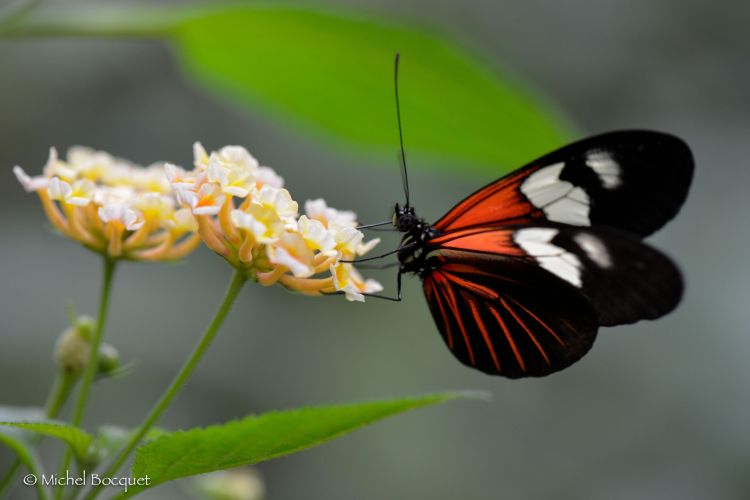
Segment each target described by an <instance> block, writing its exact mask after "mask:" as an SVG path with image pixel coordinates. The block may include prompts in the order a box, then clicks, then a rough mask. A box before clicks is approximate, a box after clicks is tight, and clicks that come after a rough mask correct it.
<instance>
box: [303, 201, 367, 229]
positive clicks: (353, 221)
mask: <svg viewBox="0 0 750 500" xmlns="http://www.w3.org/2000/svg"><path fill="white" fill-rule="evenodd" d="M305 213H306V214H307V216H308V217H310V218H311V219H316V220H319V221H320V222H322V223H323V224H325V225H326V226H328V225H329V224H330V223H331V222H335V223H337V224H339V225H341V226H353V227H356V226H357V214H355V213H354V212H351V211H349V210H336V209H335V208H331V207H329V206H328V204H326V202H325V200H324V199H322V198H318V199H316V200H307V201H306V202H305Z"/></svg>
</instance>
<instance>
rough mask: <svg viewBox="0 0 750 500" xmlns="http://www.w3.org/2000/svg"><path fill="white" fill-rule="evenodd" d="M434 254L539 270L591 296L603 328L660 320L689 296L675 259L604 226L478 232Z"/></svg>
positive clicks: (439, 242)
mask: <svg viewBox="0 0 750 500" xmlns="http://www.w3.org/2000/svg"><path fill="white" fill-rule="evenodd" d="M428 252H430V254H429V255H432V256H434V257H436V258H438V257H439V256H440V255H442V254H445V253H446V252H448V253H449V254H451V252H462V255H478V254H484V255H487V256H488V257H489V258H496V257H495V256H504V257H505V258H508V259H516V260H519V261H523V262H525V263H527V264H528V265H532V266H536V267H539V268H540V270H541V271H543V272H544V273H547V274H549V275H550V276H551V277H553V278H555V279H557V280H562V281H564V282H566V283H568V284H569V285H571V286H572V287H573V288H574V289H575V290H576V291H577V293H579V294H581V295H583V296H584V297H586V298H587V300H588V301H589V302H590V303H591V305H592V307H593V309H594V310H595V312H596V318H597V321H598V323H599V324H600V325H602V326H613V325H620V324H626V323H634V322H636V321H639V320H642V319H656V318H658V317H660V316H663V315H665V314H667V313H669V312H670V311H672V310H673V309H674V308H675V307H676V306H677V304H679V302H680V299H681V297H682V292H683V282H682V276H681V273H680V271H679V270H678V269H677V266H675V264H674V263H673V262H672V261H671V260H670V259H669V257H667V256H665V255H664V254H663V253H661V252H659V251H658V250H656V249H654V248H653V247H651V246H649V245H647V244H645V243H644V242H642V241H640V240H639V239H637V238H635V237H633V236H630V235H628V234H625V233H623V232H616V231H612V230H605V229H602V228H582V227H575V226H569V225H564V224H547V225H544V226H529V227H510V228H474V229H468V230H462V231H454V232H452V233H448V234H445V235H442V236H439V237H437V238H434V239H433V240H430V242H429V246H428ZM475 258H478V257H475ZM439 262H440V261H439V260H436V261H435V263H436V265H437V268H438V269H440V265H439ZM542 286H544V285H543V284H541V283H539V287H540V288H541V287H542Z"/></svg>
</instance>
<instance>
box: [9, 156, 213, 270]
mask: <svg viewBox="0 0 750 500" xmlns="http://www.w3.org/2000/svg"><path fill="white" fill-rule="evenodd" d="M13 171H14V173H15V175H16V177H17V178H18V180H19V182H21V184H22V185H23V186H24V189H26V190H27V191H38V192H39V196H40V199H41V201H42V204H43V206H44V210H45V214H46V216H47V218H48V220H49V221H50V222H51V223H52V225H53V226H54V227H55V229H57V230H58V231H59V232H60V233H62V234H63V235H65V236H67V237H69V238H71V239H73V240H76V241H78V242H79V243H81V244H83V245H84V246H86V247H87V248H89V249H91V250H94V251H95V252H97V253H101V254H105V255H107V256H109V257H111V258H126V259H132V260H174V259H178V258H181V257H183V256H185V255H187V254H188V253H190V252H191V251H192V250H193V249H195V247H196V246H197V245H198V244H199V243H200V241H201V239H200V237H199V236H198V235H197V234H193V233H195V232H196V230H197V222H196V221H195V219H194V218H193V216H192V214H191V213H189V211H188V210H183V211H178V210H176V208H177V207H176V204H177V203H176V201H177V200H176V194H175V191H173V190H172V187H171V185H170V183H169V180H168V177H167V174H166V172H165V166H164V165H163V164H160V163H155V164H153V165H151V166H149V167H146V168H143V167H140V166H137V165H134V164H133V163H130V162H129V161H127V160H123V159H119V158H115V157H113V156H112V155H110V154H109V153H106V152H104V151H95V150H93V149H91V148H86V147H82V146H74V147H72V148H70V149H69V150H68V153H67V159H66V160H62V159H60V158H59V157H58V155H57V151H56V150H55V149H54V148H51V149H50V155H49V159H48V160H47V163H46V165H45V166H44V175H43V176H40V177H30V176H28V175H27V174H26V172H24V171H23V169H21V168H20V167H16V168H14V169H13ZM180 173H185V172H184V171H183V170H181V169H179V167H176V166H172V168H171V169H170V176H171V177H172V178H173V179H174V180H177V179H176V177H177V174H180ZM185 174H187V173H185ZM190 180H191V181H193V182H191V183H190V184H189V186H190V187H192V186H193V185H194V184H195V182H196V181H197V179H196V177H195V176H193V174H192V173H191V174H190ZM204 194H205V193H204ZM219 194H221V193H219ZM221 196H223V195H221ZM195 197H196V198H197V194H196V196H195ZM206 197H207V196H204V197H203V199H200V198H199V199H197V200H196V203H195V204H196V206H208V205H209V203H208V202H207V200H206V199H205V198H206ZM92 205H93V206H92ZM92 214H98V219H99V220H97V215H93V216H92ZM101 222H104V224H101ZM130 232H134V234H130Z"/></svg>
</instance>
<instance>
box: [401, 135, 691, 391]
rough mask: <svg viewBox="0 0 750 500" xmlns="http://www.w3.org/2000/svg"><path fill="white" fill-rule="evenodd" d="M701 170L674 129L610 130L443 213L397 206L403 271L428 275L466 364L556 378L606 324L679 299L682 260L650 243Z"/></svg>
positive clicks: (445, 329)
mask: <svg viewBox="0 0 750 500" xmlns="http://www.w3.org/2000/svg"><path fill="white" fill-rule="evenodd" d="M692 172H693V160H692V155H691V153H690V150H689V148H688V147H687V145H686V144H685V143H684V142H682V141H681V140H680V139H678V138H676V137H674V136H671V135H668V134H663V133H660V132H650V131H622V132H611V133H608V134H602V135H599V136H595V137H592V138H589V139H585V140H583V141H579V142H577V143H574V144H571V145H569V146H566V147H564V148H561V149H559V150H557V151H554V152H552V153H550V154H548V155H546V156H544V157H542V158H540V159H538V160H536V161H534V162H532V163H530V164H528V165H526V166H524V167H522V168H520V169H518V170H516V171H515V172H512V173H510V174H509V175H507V176H505V177H503V178H501V179H498V180H497V181H495V182H492V183H490V184H489V185H487V186H485V187H483V188H481V189H479V190H478V191H476V192H475V193H473V194H472V195H470V196H469V197H467V198H466V199H464V200H463V201H461V202H460V203H458V204H457V205H456V206H455V207H454V208H452V209H451V210H450V211H449V212H448V213H447V214H446V215H444V216H443V217H442V218H441V219H440V220H439V221H437V222H435V223H434V224H430V223H428V222H427V221H425V220H424V219H422V218H420V217H418V216H417V215H416V213H415V211H414V208H413V207H411V206H409V204H408V201H407V204H406V206H403V207H401V206H399V205H396V208H395V210H394V215H393V221H392V222H393V225H394V226H395V227H396V229H398V230H399V231H401V232H402V233H403V234H404V236H403V237H402V240H401V245H400V246H399V250H398V260H399V264H400V268H399V283H400V276H401V274H404V273H414V274H417V275H418V276H419V277H420V278H421V279H422V283H423V288H424V293H425V297H426V299H427V301H428V304H429V306H430V310H431V312H432V315H433V317H434V319H435V323H436V324H437V327H438V330H439V331H440V334H441V336H442V337H443V340H444V341H445V343H446V345H447V346H448V348H449V349H450V350H451V352H452V353H453V354H454V355H455V356H456V357H457V358H458V359H459V360H460V361H461V362H463V363H464V364H466V365H468V366H470V367H472V368H475V369H478V370H481V371H484V372H486V373H489V374H493V375H502V376H506V377H510V378H520V377H529V376H544V375H548V374H550V373H553V372H555V371H558V370H561V369H563V368H566V367H567V366H569V365H571V364H572V363H574V362H576V361H577V360H579V359H580V358H581V357H582V356H583V355H584V354H585V353H586V352H587V351H588V350H589V349H590V348H591V346H592V344H593V342H594V339H595V338H596V335H597V331H598V328H599V327H600V326H614V325H619V324H626V323H633V322H636V321H639V320H641V319H655V318H658V317H660V316H663V315H664V314H666V313H668V312H670V311H671V310H672V309H674V308H675V307H676V306H677V304H678V303H679V301H680V298H681V296H682V290H683V284H682V278H681V274H680V272H679V270H678V269H677V267H676V266H675V265H674V264H673V263H672V261H671V260H670V259H669V258H668V257H666V256H665V255H663V254H662V253H661V252H659V251H657V250H655V249H654V248H652V247H650V246H649V245H647V244H645V243H643V242H642V241H641V240H642V238H644V237H645V236H647V235H649V234H651V233H653V232H654V231H655V230H657V229H659V228H660V227H661V226H663V225H664V224H665V223H666V222H667V221H668V220H669V219H671V218H672V217H673V216H674V215H675V214H676V213H677V211H678V210H679V208H680V206H681V205H682V203H683V202H684V200H685V198H686V196H687V191H688V188H689V185H690V181H691V179H692ZM407 200H408V198H407Z"/></svg>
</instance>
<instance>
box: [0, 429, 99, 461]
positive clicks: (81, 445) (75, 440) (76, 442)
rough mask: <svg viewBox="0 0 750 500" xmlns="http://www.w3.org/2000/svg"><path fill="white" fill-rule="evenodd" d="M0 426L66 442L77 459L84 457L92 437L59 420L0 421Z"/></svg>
mask: <svg viewBox="0 0 750 500" xmlns="http://www.w3.org/2000/svg"><path fill="white" fill-rule="evenodd" d="M0 426H4V427H12V428H15V429H24V430H28V431H31V432H35V433H37V434H41V435H43V436H49V437H53V438H57V439H60V440H62V441H65V442H66V443H68V444H69V445H70V446H71V447H72V448H73V452H74V453H75V455H76V457H77V458H78V459H79V460H84V459H86V456H87V451H88V448H89V445H90V444H91V441H92V439H93V437H92V436H91V435H90V434H87V433H86V432H84V431H82V430H81V429H79V428H78V427H73V426H72V425H68V424H64V423H61V422H49V421H48V422H0Z"/></svg>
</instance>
